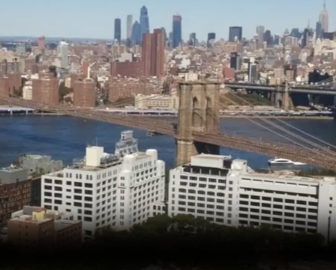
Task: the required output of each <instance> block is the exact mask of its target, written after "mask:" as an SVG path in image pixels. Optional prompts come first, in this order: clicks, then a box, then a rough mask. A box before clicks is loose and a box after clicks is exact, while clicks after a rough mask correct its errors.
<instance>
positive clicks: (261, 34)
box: [256, 25, 265, 42]
mask: <svg viewBox="0 0 336 270" xmlns="http://www.w3.org/2000/svg"><path fill="white" fill-rule="evenodd" d="M256 32H257V37H258V41H259V42H263V41H264V32H265V26H263V25H259V26H257V29H256Z"/></svg>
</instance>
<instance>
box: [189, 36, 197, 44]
mask: <svg viewBox="0 0 336 270" xmlns="http://www.w3.org/2000/svg"><path fill="white" fill-rule="evenodd" d="M188 43H189V45H191V46H196V45H197V38H196V33H191V34H190V36H189V42H188Z"/></svg>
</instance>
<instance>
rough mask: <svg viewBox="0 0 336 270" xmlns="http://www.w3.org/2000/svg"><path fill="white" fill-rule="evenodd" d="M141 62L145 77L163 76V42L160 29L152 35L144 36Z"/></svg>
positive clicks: (162, 34)
mask: <svg viewBox="0 0 336 270" xmlns="http://www.w3.org/2000/svg"><path fill="white" fill-rule="evenodd" d="M142 62H143V65H144V75H145V76H156V77H162V76H163V75H164V65H165V40H164V33H163V31H162V29H155V30H154V33H153V34H144V36H143V42H142Z"/></svg>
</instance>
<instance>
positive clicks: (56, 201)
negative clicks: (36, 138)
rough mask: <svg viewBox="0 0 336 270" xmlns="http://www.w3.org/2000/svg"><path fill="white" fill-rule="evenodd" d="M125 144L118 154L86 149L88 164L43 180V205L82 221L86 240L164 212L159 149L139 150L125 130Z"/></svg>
mask: <svg viewBox="0 0 336 270" xmlns="http://www.w3.org/2000/svg"><path fill="white" fill-rule="evenodd" d="M120 142H121V143H118V144H117V145H116V150H115V154H114V155H112V154H107V153H104V148H103V147H98V146H94V147H87V148H86V156H85V160H84V161H82V162H77V163H75V164H74V165H73V166H72V167H68V168H65V169H64V170H62V171H59V172H55V173H52V174H48V175H44V176H42V181H41V190H42V191H41V193H42V206H43V207H44V208H46V209H48V210H54V211H59V212H61V213H68V214H69V215H72V216H73V219H74V220H77V221H80V220H81V221H82V228H83V236H84V238H92V237H93V236H94V234H95V232H96V231H97V229H100V228H105V227H112V228H115V229H129V228H130V227H132V226H133V225H135V224H140V223H143V222H145V221H146V220H147V219H148V218H150V217H152V216H154V215H156V214H163V213H164V207H165V206H164V196H165V163H164V162H163V161H161V160H158V153H157V151H156V150H147V151H146V152H134V151H136V149H137V147H136V141H134V140H133V132H132V131H127V132H123V133H122V136H121V141H120Z"/></svg>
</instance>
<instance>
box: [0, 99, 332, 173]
mask: <svg viewBox="0 0 336 270" xmlns="http://www.w3.org/2000/svg"><path fill="white" fill-rule="evenodd" d="M0 101H2V102H6V103H7V104H10V105H17V106H23V107H30V108H35V109H37V110H50V111H58V112H62V113H64V114H66V115H69V116H73V117H80V118H85V119H92V120H95V121H103V122H107V123H113V124H117V125H122V126H127V127H132V128H138V129H144V130H150V131H154V132H157V133H160V134H164V135H168V136H172V137H175V138H177V133H176V129H175V127H174V125H173V123H172V122H171V121H167V120H161V119H157V118H151V117H144V116H127V115H114V114H109V113H105V112H102V111H97V110H92V109H85V108H83V109H74V108H73V107H69V106H63V105H60V106H54V107H50V106H41V105H36V104H35V103H34V102H32V101H25V100H21V99H15V98H0ZM194 139H195V140H196V141H199V142H203V143H209V144H215V145H218V146H222V147H228V148H234V149H239V150H243V151H249V152H254V153H258V154H263V155H269V156H278V157H282V158H289V159H293V160H295V161H301V162H305V163H308V164H311V165H314V166H318V167H321V168H324V169H328V170H333V171H336V153H335V155H328V154H326V153H327V149H326V151H321V150H317V149H316V150H314V149H310V150H307V149H305V148H301V147H296V146H294V145H292V144H285V143H279V142H272V141H265V140H257V139H252V138H246V137H238V136H230V135H227V134H223V133H220V134H201V133H195V134H194Z"/></svg>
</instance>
